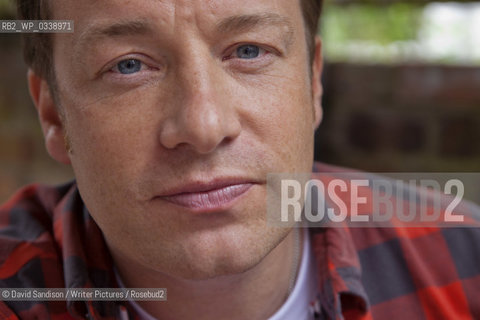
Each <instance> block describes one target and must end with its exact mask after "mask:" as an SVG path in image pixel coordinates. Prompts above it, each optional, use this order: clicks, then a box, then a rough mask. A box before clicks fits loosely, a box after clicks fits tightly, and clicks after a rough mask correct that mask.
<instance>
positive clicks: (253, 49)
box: [237, 44, 260, 59]
mask: <svg viewBox="0 0 480 320" xmlns="http://www.w3.org/2000/svg"><path fill="white" fill-rule="evenodd" d="M259 55H260V48H259V47H258V46H255V45H251V44H248V45H243V46H240V47H238V48H237V57H238V58H240V59H255V58H258V56H259Z"/></svg>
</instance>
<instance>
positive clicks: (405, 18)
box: [323, 3, 422, 44]
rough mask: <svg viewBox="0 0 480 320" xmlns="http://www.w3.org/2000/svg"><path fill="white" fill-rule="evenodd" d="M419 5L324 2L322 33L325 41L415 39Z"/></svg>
mask: <svg viewBox="0 0 480 320" xmlns="http://www.w3.org/2000/svg"><path fill="white" fill-rule="evenodd" d="M421 14H422V7H421V6H419V5H416V4H410V3H393V4H391V5H378V4H377V5H374V4H351V5H347V6H338V5H333V4H330V5H328V4H327V5H326V8H325V14H324V17H323V19H324V20H323V31H324V33H323V36H324V38H325V39H326V40H327V41H335V42H343V41H349V40H368V41H375V42H377V43H380V44H387V43H391V42H394V41H405V40H412V39H415V37H416V34H417V29H418V26H419V24H420V18H421Z"/></svg>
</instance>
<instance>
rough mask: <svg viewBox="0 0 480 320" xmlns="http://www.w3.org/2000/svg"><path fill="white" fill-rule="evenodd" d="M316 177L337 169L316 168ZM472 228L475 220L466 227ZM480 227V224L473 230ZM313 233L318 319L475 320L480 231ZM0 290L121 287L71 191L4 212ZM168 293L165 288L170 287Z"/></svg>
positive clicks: (37, 192) (86, 306) (65, 313)
mask: <svg viewBox="0 0 480 320" xmlns="http://www.w3.org/2000/svg"><path fill="white" fill-rule="evenodd" d="M315 171H318V172H335V171H339V170H338V169H335V168H333V167H330V166H326V165H323V164H316V165H315ZM472 221H473V222H471V223H473V224H475V223H476V222H475V220H472ZM478 225H480V224H478ZM478 225H476V224H475V225H474V228H448V229H441V228H347V227H345V228H316V229H312V230H311V233H310V234H311V238H312V244H313V249H314V254H315V259H316V261H317V270H318V276H319V277H318V304H317V306H318V310H319V313H318V314H317V318H318V319H388V320H393V319H408V320H415V319H422V320H423V319H432V320H433V319H435V320H438V319H480V229H478V228H476V226H478ZM0 264H1V266H0V287H2V288H111V287H118V286H117V283H116V281H115V276H114V274H113V271H112V265H113V264H112V259H111V257H110V255H109V252H108V248H107V246H106V245H105V242H104V239H103V236H102V233H101V231H100V229H99V228H98V226H97V225H96V223H95V222H94V221H93V219H92V217H91V216H90V214H89V213H88V211H87V209H86V208H85V205H84V204H83V202H82V199H81V198H80V195H79V193H78V189H77V187H76V185H75V183H70V184H68V185H64V186H61V187H57V188H50V187H45V186H40V185H32V186H29V187H26V188H24V189H22V190H21V191H19V192H18V193H17V194H16V195H15V196H14V197H13V198H12V199H11V200H10V201H8V202H7V203H6V204H5V205H3V206H2V207H1V208H0ZM167 289H168V288H167ZM129 308H130V307H129V304H126V303H124V302H112V301H87V302H82V301H67V302H65V301H45V302H38V301H15V302H14V301H3V302H2V301H0V318H1V319H19V318H20V319H71V318H77V319H84V318H87V319H89V318H90V319H116V318H119V316H120V310H128V313H129V314H130V317H131V318H132V319H135V318H136V315H134V312H133V310H131V309H129Z"/></svg>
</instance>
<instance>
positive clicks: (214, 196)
mask: <svg viewBox="0 0 480 320" xmlns="http://www.w3.org/2000/svg"><path fill="white" fill-rule="evenodd" d="M52 7H53V8H54V9H53V16H54V18H57V19H71V20H74V21H75V33H74V34H73V35H58V36H56V38H55V40H54V61H55V64H54V67H55V73H56V79H57V84H58V98H59V101H60V106H59V108H60V109H61V110H62V113H63V123H64V129H65V132H66V135H67V137H68V141H69V145H70V147H71V150H72V151H71V152H70V153H69V154H68V157H69V158H70V161H71V163H72V166H73V169H74V171H75V175H76V178H77V182H78V187H79V190H80V193H81V195H82V198H83V200H84V202H85V204H86V206H87V208H88V209H89V211H90V213H91V215H92V216H93V217H94V219H95V221H96V222H97V223H98V225H99V226H100V228H101V229H102V231H103V233H104V236H105V238H106V241H107V243H108V245H109V247H110V249H111V250H112V252H114V253H115V254H116V255H118V256H122V257H123V258H124V259H127V260H131V261H132V263H137V264H140V265H142V266H144V267H147V268H151V269H154V270H158V271H160V272H164V273H167V274H169V275H173V276H178V277H183V278H195V279H200V278H208V277H213V276H217V275H224V274H232V273H238V272H242V271H245V270H247V269H248V268H250V267H252V266H254V265H255V264H257V263H258V262H259V261H260V260H261V259H262V258H263V257H265V256H266V255H267V254H268V253H269V252H270V251H271V250H272V249H273V248H274V247H275V246H277V245H278V244H279V243H280V242H281V241H282V240H283V239H284V237H285V236H286V234H287V233H288V231H289V230H287V229H277V228H273V227H268V226H267V225H266V212H265V210H266V200H265V198H266V185H265V181H266V175H267V173H270V172H308V171H310V170H311V166H312V158H313V133H314V126H315V125H314V123H315V116H317V117H318V114H319V110H318V109H319V106H318V103H314V102H313V98H312V86H311V81H312V80H311V78H310V76H309V69H310V70H311V66H310V65H309V64H308V62H307V61H308V54H307V48H306V44H305V35H304V34H305V29H304V25H303V20H302V13H301V9H300V3H299V1H291V0H247V1H235V0H218V1H215V0H209V1H206V0H201V1H191V0H189V1H187V0H184V1H183V0H176V1H175V0H139V1H120V0H108V1H107V0H104V1H93V0H88V1H73V0H70V1H64V0H62V1H60V0H56V1H53V3H52ZM317 80H318V78H317Z"/></svg>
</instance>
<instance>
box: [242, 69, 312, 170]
mask: <svg viewBox="0 0 480 320" xmlns="http://www.w3.org/2000/svg"><path fill="white" fill-rule="evenodd" d="M292 70H301V69H298V68H297V69H293V68H292ZM271 80H272V81H265V82H263V83H262V84H261V85H259V86H257V87H256V88H255V89H252V88H247V89H245V92H244V93H243V94H244V96H245V97H249V103H246V104H244V106H247V108H248V112H247V113H246V114H245V115H244V116H243V119H244V120H245V119H246V121H247V122H248V125H247V126H246V127H247V131H249V130H252V131H253V134H254V136H255V138H256V139H257V140H259V141H260V143H261V144H262V146H261V148H262V149H264V150H265V152H267V151H269V152H271V153H272V156H273V157H274V159H275V160H276V161H277V162H279V165H281V166H282V167H281V168H276V169H281V170H284V171H290V170H293V171H305V172H308V171H309V170H310V169H311V165H312V164H311V161H312V158H313V136H314V130H313V117H312V108H313V105H312V98H311V93H310V92H309V90H308V88H309V82H308V77H306V76H304V74H301V73H299V74H298V75H296V76H295V75H294V76H290V77H275V79H271Z"/></svg>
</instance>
